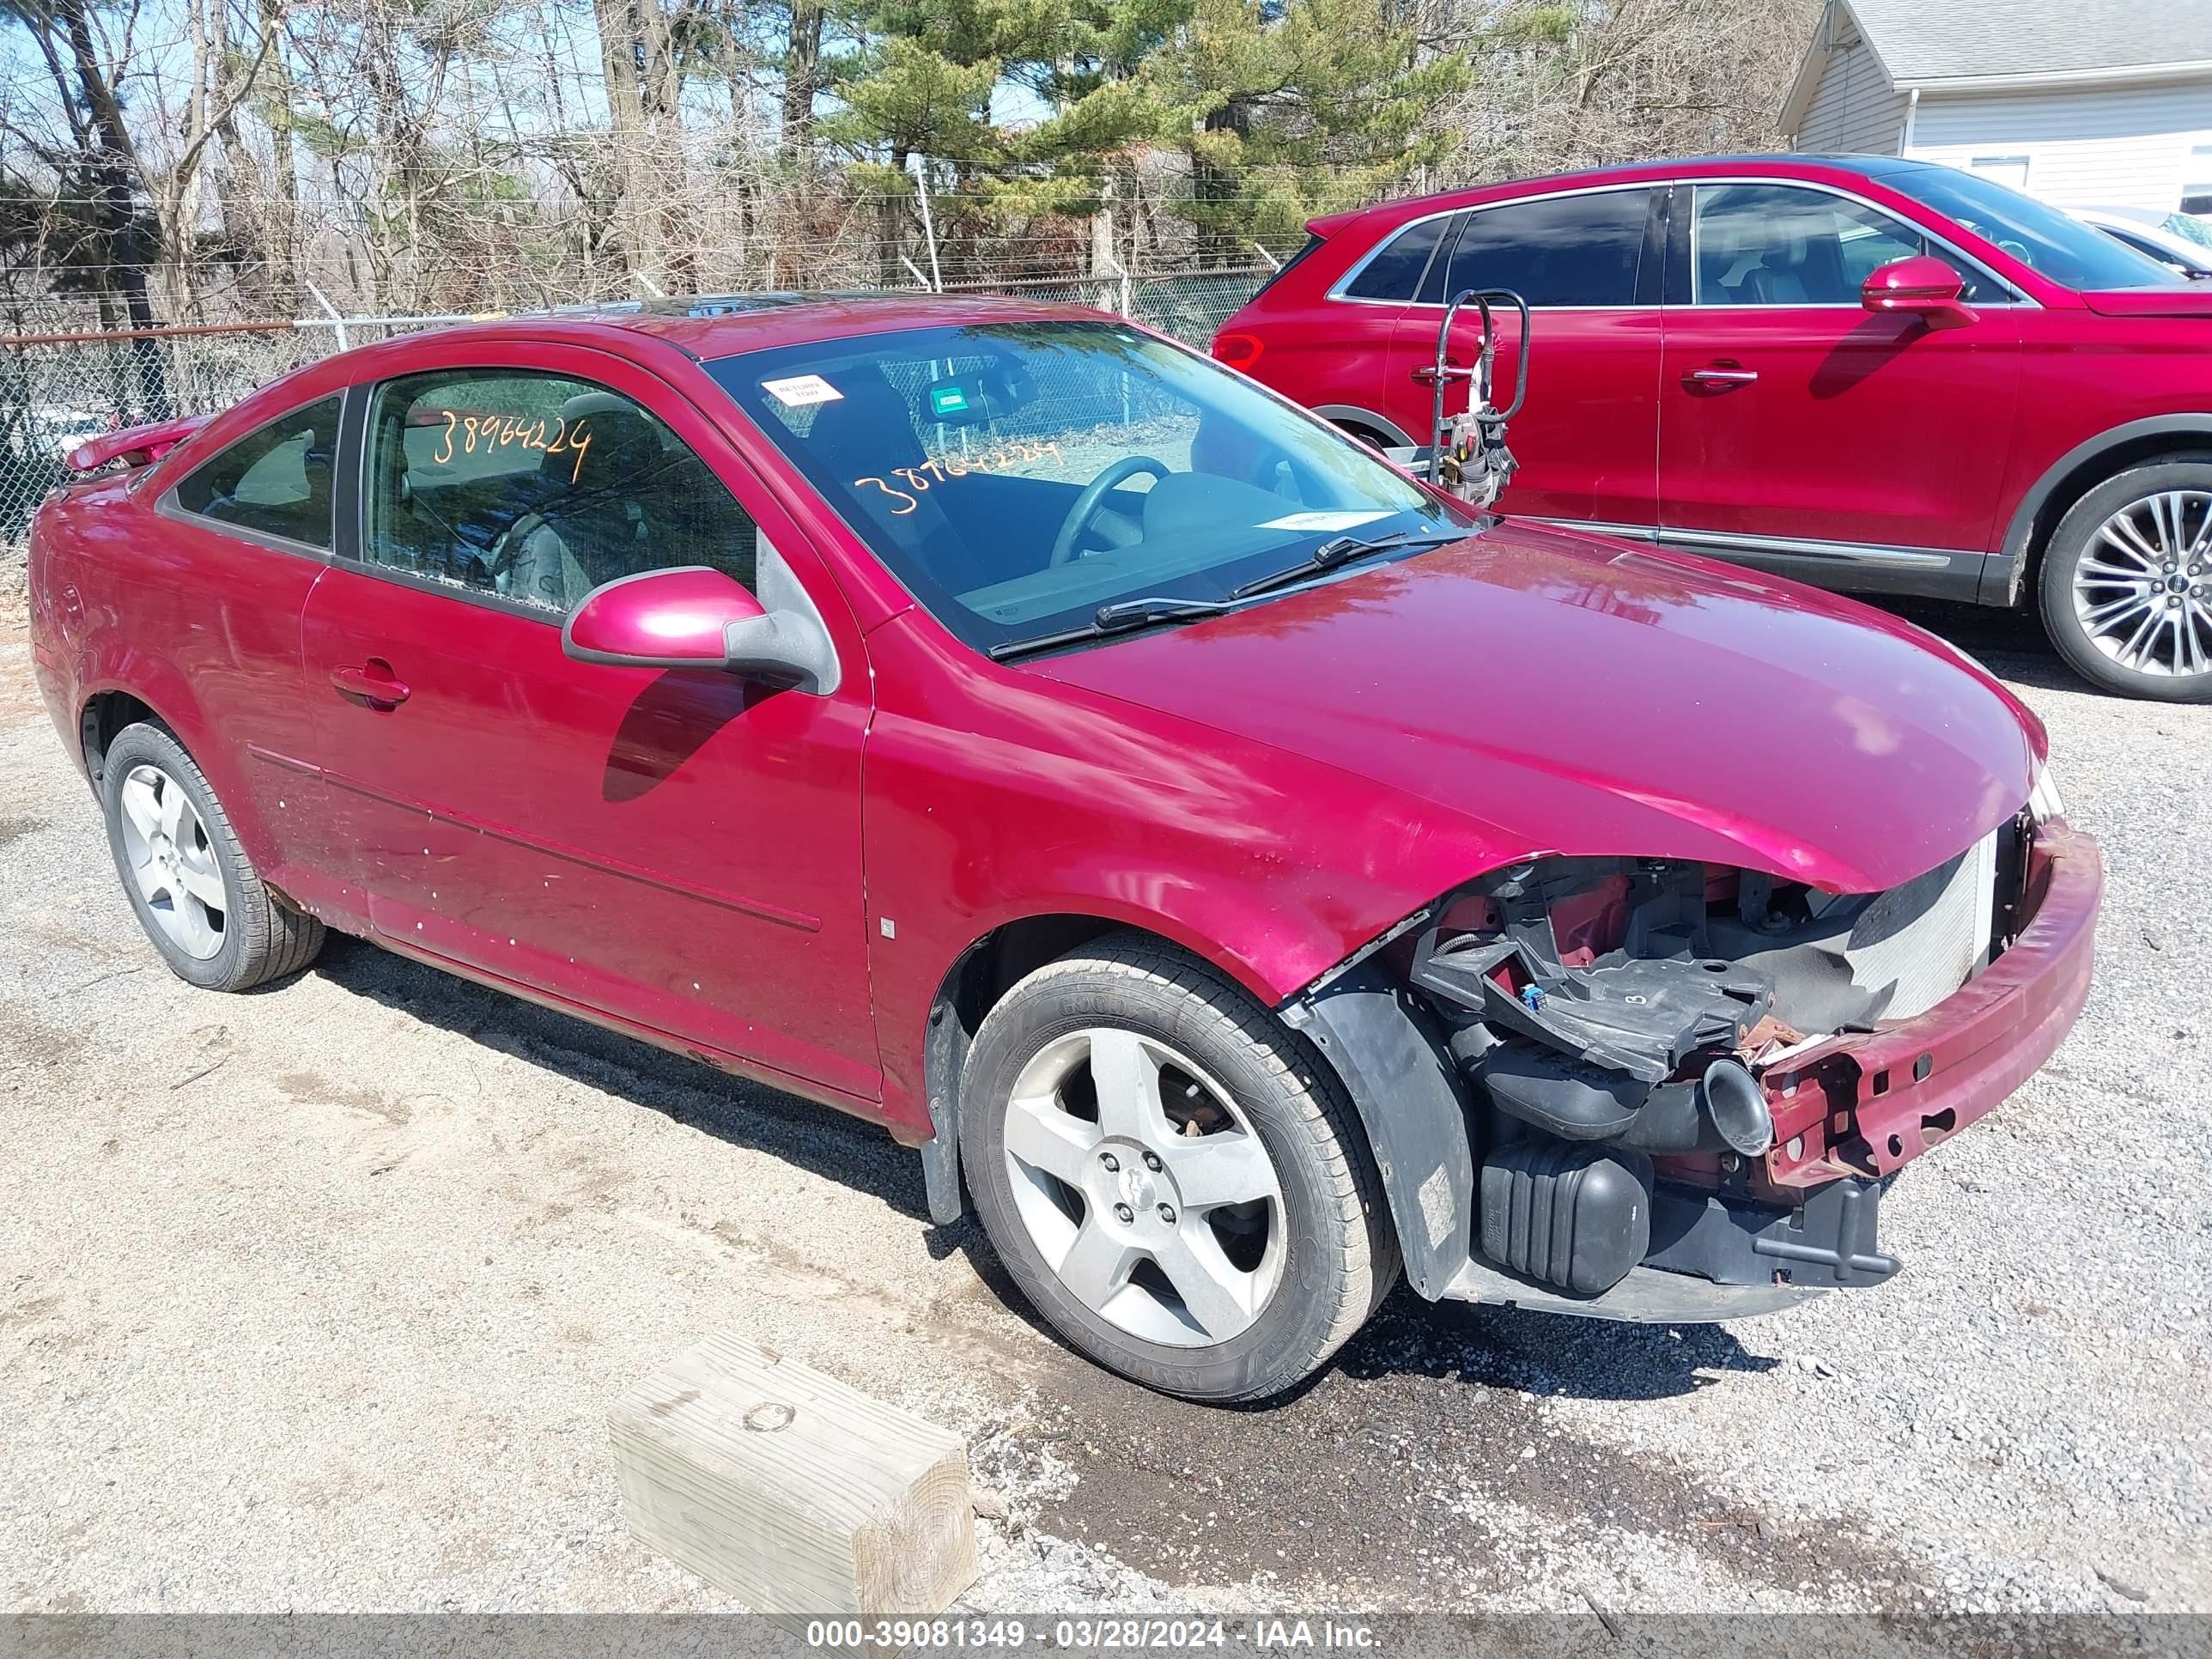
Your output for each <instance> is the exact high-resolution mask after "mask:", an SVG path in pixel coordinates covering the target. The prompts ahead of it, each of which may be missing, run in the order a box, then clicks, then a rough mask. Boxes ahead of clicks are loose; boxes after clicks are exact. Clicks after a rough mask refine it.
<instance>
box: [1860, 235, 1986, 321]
mask: <svg viewBox="0 0 2212 1659" xmlns="http://www.w3.org/2000/svg"><path fill="white" fill-rule="evenodd" d="M1965 291H1966V278H1965V277H1963V276H1960V275H1959V273H1958V272H1957V271H1955V270H1952V268H1951V267H1950V266H1949V265H1948V264H1944V263H1943V261H1942V260H1941V259H1938V258H1936V257H1934V256H1933V255H1932V254H1927V253H1916V254H1914V255H1913V256H1912V257H1911V258H1909V259H1893V260H1892V261H1890V263H1889V264H1886V265H1881V266H1878V267H1876V268H1875V270H1870V271H1869V272H1868V273H1867V279H1866V281H1865V282H1864V283H1861V284H1860V285H1859V303H1860V304H1861V305H1863V306H1864V307H1866V308H1867V309H1868V310H1869V311H1876V312H1888V313H1893V314H1896V313H1902V314H1904V315H1905V316H1908V317H1919V318H1923V319H1925V320H1926V321H1927V323H1928V324H1929V326H1930V327H1932V328H1955V327H1957V326H1959V325H1960V324H1963V323H1971V322H1972V321H1974V320H1975V318H1974V313H1973V311H1972V309H1971V308H1970V307H1968V306H1967V305H1966V303H1965V301H1962V300H1960V298H1959V296H1960V295H1961V294H1962V293H1964V292H1965Z"/></svg>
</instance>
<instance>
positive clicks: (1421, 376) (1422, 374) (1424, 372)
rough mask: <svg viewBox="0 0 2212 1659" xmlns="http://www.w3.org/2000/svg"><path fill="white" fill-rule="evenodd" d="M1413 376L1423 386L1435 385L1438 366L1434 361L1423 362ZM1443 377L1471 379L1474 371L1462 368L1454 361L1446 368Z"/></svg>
mask: <svg viewBox="0 0 2212 1659" xmlns="http://www.w3.org/2000/svg"><path fill="white" fill-rule="evenodd" d="M1413 378H1414V379H1415V380H1419V382H1420V383H1421V384H1422V385H1423V386H1434V385H1435V384H1436V383H1437V366H1436V365H1435V364H1434V363H1424V364H1422V365H1421V366H1420V368H1417V369H1415V370H1414V371H1413ZM1443 379H1445V380H1473V379H1474V370H1473V369H1471V368H1461V367H1460V365H1459V364H1457V363H1454V364H1452V365H1451V366H1450V367H1449V368H1447V369H1445V370H1444V372H1443Z"/></svg>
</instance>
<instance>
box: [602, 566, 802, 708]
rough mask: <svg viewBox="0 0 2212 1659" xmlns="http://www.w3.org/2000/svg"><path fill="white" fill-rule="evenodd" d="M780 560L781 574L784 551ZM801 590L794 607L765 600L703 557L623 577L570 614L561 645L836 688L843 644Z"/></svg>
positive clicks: (651, 663)
mask: <svg viewBox="0 0 2212 1659" xmlns="http://www.w3.org/2000/svg"><path fill="white" fill-rule="evenodd" d="M766 562H767V561H766V560H765V559H764V560H763V564H764V565H765V564H766ZM775 569H776V574H778V575H781V574H782V566H781V561H780V560H779V561H777V562H776V566H775ZM763 574H766V572H765V571H764V572H763ZM792 586H793V588H794V590H796V584H795V583H793V584H792ZM797 598H798V603H797V604H796V605H794V606H793V607H792V608H790V609H785V608H782V607H781V605H779V607H778V608H777V609H775V610H768V609H764V608H763V606H762V605H761V602H760V600H758V599H755V598H754V597H753V596H752V595H751V594H750V593H749V592H746V591H745V589H744V586H742V585H740V584H739V583H738V582H736V581H733V580H731V579H730V578H729V577H727V576H726V575H724V574H722V573H721V572H720V571H719V570H710V569H708V568H707V567H706V566H704V565H680V566H678V567H677V568H673V569H670V570H647V571H644V572H641V573H640V574H637V575H635V576H617V578H616V579H615V580H612V581H611V582H605V583H602V584H601V585H600V586H598V587H595V588H593V589H592V591H591V592H588V593H586V595H585V596H584V599H583V603H581V604H580V605H578V606H577V607H576V608H575V609H574V611H570V612H569V613H568V622H567V623H565V624H563V625H562V629H561V649H562V651H564V652H565V653H568V655H569V656H571V657H573V658H574V659H576V660H577V661H578V662H591V663H605V664H609V665H614V666H618V667H629V668H719V669H723V670H726V671H728V672H730V673H733V674H742V675H744V676H745V677H746V678H749V679H757V680H763V681H766V682H767V683H769V684H772V685H794V686H798V687H799V688H801V689H802V690H808V691H815V692H827V691H830V690H836V684H837V668H836V661H837V659H836V650H835V648H834V647H832V646H831V644H830V642H829V635H828V633H827V632H826V631H825V630H824V629H823V626H822V623H821V622H820V620H819V618H818V617H816V615H815V614H814V611H813V608H812V606H811V605H808V604H807V603H806V602H805V597H804V593H803V592H799V593H798V595H797Z"/></svg>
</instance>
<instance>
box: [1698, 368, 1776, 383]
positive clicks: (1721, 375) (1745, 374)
mask: <svg viewBox="0 0 2212 1659" xmlns="http://www.w3.org/2000/svg"><path fill="white" fill-rule="evenodd" d="M1758 378H1759V371H1758V370H1757V369H1755V368H1693V369H1692V370H1691V371H1690V372H1689V373H1688V374H1685V375H1684V376H1683V377H1682V384H1683V385H1684V386H1749V385H1750V384H1751V383H1752V382H1753V380H1757V379H1758Z"/></svg>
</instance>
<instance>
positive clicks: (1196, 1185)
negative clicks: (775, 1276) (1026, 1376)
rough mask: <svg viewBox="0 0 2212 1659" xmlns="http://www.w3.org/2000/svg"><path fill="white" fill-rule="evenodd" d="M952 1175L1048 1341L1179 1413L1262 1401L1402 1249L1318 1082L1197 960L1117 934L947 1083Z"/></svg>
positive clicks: (1273, 1029)
mask: <svg viewBox="0 0 2212 1659" xmlns="http://www.w3.org/2000/svg"><path fill="white" fill-rule="evenodd" d="M960 1123H961V1130H962V1133H961V1137H960V1140H961V1147H960V1150H961V1160H962V1164H963V1168H964V1169H965V1170H966V1173H967V1177H968V1187H969V1192H970V1193H971V1194H973V1196H974V1198H975V1206H976V1210H977V1212H978V1213H979V1214H980V1215H981V1218H982V1222H983V1226H984V1230H985V1231H986V1232H987V1233H988V1234H989V1236H990V1239H991V1243H992V1244H993V1246H994V1248H995V1249H997V1251H998V1254H999V1255H1000V1259H1001V1260H1002V1261H1004V1262H1005V1263H1006V1268H1007V1271H1008V1272H1009V1273H1011V1274H1012V1276H1013V1279H1014V1281H1015V1283H1016V1284H1018V1285H1019V1286H1020V1287H1021V1289H1022V1291H1023V1293H1024V1295H1025V1296H1027V1297H1028V1298H1029V1299H1030V1303H1031V1304H1032V1305H1033V1306H1035V1307H1036V1310H1037V1311H1038V1312H1039V1313H1040V1314H1041V1315H1042V1316H1043V1317H1044V1318H1045V1320H1046V1321H1047V1322H1048V1323H1049V1324H1050V1325H1051V1326H1052V1327H1053V1328H1054V1329H1055V1330H1056V1331H1058V1332H1059V1333H1060V1334H1061V1335H1062V1336H1063V1337H1065V1338H1066V1340H1067V1341H1068V1342H1069V1343H1070V1344H1072V1345H1073V1346H1074V1347H1076V1348H1077V1349H1079V1351H1081V1352H1083V1353H1085V1354H1087V1355H1088V1356H1090V1357H1091V1358H1092V1359H1094V1360H1096V1361H1097V1362H1098V1363H1099V1364H1102V1365H1103V1366H1105V1367H1107V1368H1108V1369H1109V1370H1114V1371H1117V1372H1119V1373H1120V1374H1121V1375H1122V1376H1126V1377H1129V1378H1131V1379H1132V1380H1133V1381H1135V1382H1138V1383H1143V1384H1144V1385H1145V1386H1146V1387H1147V1388H1152V1389H1159V1390H1160V1391H1161V1392H1163V1393H1165V1394H1172V1395H1181V1396H1182V1397H1183V1398H1185V1399H1189V1400H1199V1401H1249V1400H1260V1399H1265V1398H1267V1397H1268V1396H1269V1395H1276V1394H1279V1393H1281V1392H1283V1391H1284V1390H1285V1389H1289V1388H1291V1387H1293V1386H1295V1385H1296V1384H1297V1383H1300V1382H1302V1381H1304V1379H1305V1378H1306V1377H1308V1376H1311V1375H1312V1374H1313V1372H1314V1371H1316V1370H1318V1369H1319V1368H1320V1367H1321V1365H1322V1364H1323V1362H1325V1361H1326V1360H1327V1359H1328V1357H1329V1356H1330V1355H1331V1354H1333V1353H1334V1352H1336V1350H1337V1349H1338V1348H1339V1347H1340V1346H1342V1345H1343V1344H1344V1342H1345V1341H1346V1339H1347V1338H1349V1337H1350V1336H1351V1335H1352V1333H1353V1332H1355V1331H1357V1330H1358V1328H1359V1327H1360V1326H1361V1325H1362V1324H1363V1323H1364V1322H1365V1321H1366V1319H1367V1316H1368V1315H1369V1314H1370V1313H1371V1312H1372V1311H1373V1310H1374V1309H1375V1307H1376V1304H1378V1303H1379V1302H1380V1301H1381V1300H1382V1298H1383V1295H1384V1294H1385V1292H1387V1291H1388V1290H1389V1286H1390V1285H1391V1282H1392V1281H1393V1279H1395V1277H1396V1275H1397V1271H1398V1249H1397V1241H1396V1238H1395V1236H1394V1235H1393V1234H1392V1232H1391V1231H1390V1226H1389V1218H1388V1211H1387V1208H1386V1206H1385V1204H1384V1202H1383V1194H1382V1189H1381V1182H1380V1180H1379V1178H1378V1177H1377V1176H1376V1172H1375V1167H1374V1163H1373V1160H1372V1158H1370V1155H1369V1153H1368V1150H1367V1146H1366V1142H1365V1139H1364V1136H1363V1135H1362V1133H1360V1130H1359V1128H1358V1121H1357V1119H1356V1117H1355V1116H1354V1115H1353V1112H1352V1108H1351V1105H1350V1103H1349V1102H1348V1101H1347V1100H1346V1097H1345V1094H1344V1091H1343V1088H1342V1085H1340V1083H1339V1082H1338V1080H1337V1079H1336V1077H1335V1075H1334V1073H1333V1072H1331V1071H1330V1069H1329V1068H1328V1066H1326V1065H1325V1064H1324V1063H1323V1062H1322V1060H1321V1059H1320V1058H1319V1056H1318V1055H1316V1054H1315V1053H1314V1051H1313V1050H1312V1049H1311V1048H1310V1047H1309V1046H1308V1045H1307V1044H1306V1042H1304V1039H1303V1038H1301V1037H1299V1036H1297V1034H1296V1033H1294V1032H1292V1031H1291V1030H1288V1029H1287V1028H1285V1026H1284V1025H1283V1024H1281V1023H1280V1022H1279V1021H1278V1020H1277V1019H1276V1018H1275V1017H1274V1016H1273V1014H1271V1013H1269V1012H1267V1009H1265V1008H1263V1007H1261V1006H1260V1005H1259V1004H1258V1003H1257V1002H1255V1001H1254V1000H1252V998H1251V997H1249V995H1247V994H1245V992H1244V991H1243V989H1242V988H1241V987H1238V986H1237V985H1235V984H1234V983H1232V982H1231V981H1229V980H1227V979H1225V977H1223V976H1222V975H1219V974H1218V973H1217V972H1215V971H1214V970H1213V969H1212V968H1210V967H1208V966H1206V964H1205V963H1201V962H1199V961H1198V960H1196V959H1195V958H1194V957H1188V956H1186V955H1184V954H1183V953H1182V952H1180V951H1175V950H1172V949H1170V948H1169V947H1166V946H1164V945H1161V944H1159V943H1158V941H1156V940H1153V939H1150V938H1148V937H1146V936H1144V935H1139V934H1121V935H1116V936H1114V937H1110V938H1108V939H1102V940H1099V941H1097V942H1096V943H1094V944H1092V945H1086V946H1085V947H1084V948H1083V949H1082V950H1081V951H1079V952H1077V953H1075V954H1073V955H1071V956H1068V957H1062V958H1061V959H1060V961H1058V962H1054V963H1048V964H1047V965H1046V966H1044V967H1042V968H1040V969H1037V970H1036V972H1035V973H1032V974H1030V975H1029V976H1028V977H1027V978H1025V979H1024V980H1023V981H1020V983H1018V984H1017V985H1016V986H1015V987H1013V988H1012V990H1011V991H1009V992H1008V993H1007V994H1006V996H1005V997H1004V999H1002V1000H1000V1002H999V1004H998V1005H997V1006H995V1007H994V1008H993V1009H992V1010H991V1012H990V1014H989V1016H988V1017H987V1018H986V1019H985V1020H984V1022H983V1024H982V1028H981V1030H979V1031H978V1032H977V1033H976V1037H975V1047H974V1048H973V1049H972V1050H971V1052H970V1053H969V1056H968V1061H967V1064H966V1066H965V1067H964V1068H963V1081H962V1102H961V1109H960Z"/></svg>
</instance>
